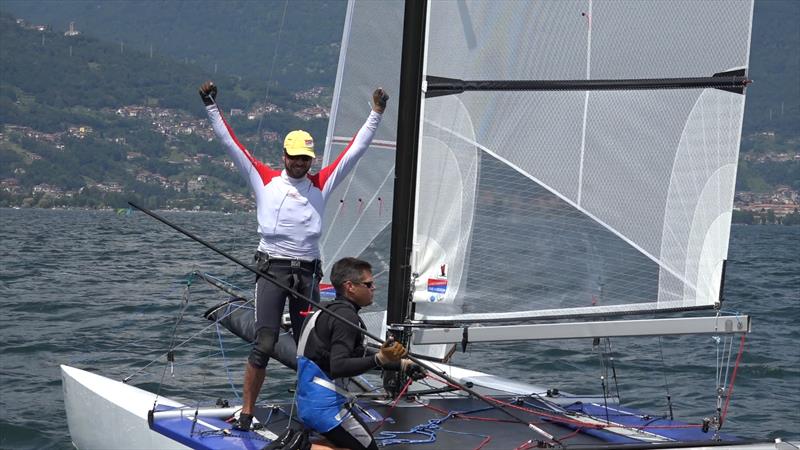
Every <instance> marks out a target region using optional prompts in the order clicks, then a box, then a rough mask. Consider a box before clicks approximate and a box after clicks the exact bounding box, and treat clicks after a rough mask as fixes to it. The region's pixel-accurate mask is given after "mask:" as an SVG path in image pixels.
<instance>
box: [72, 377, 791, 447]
mask: <svg viewBox="0 0 800 450" xmlns="http://www.w3.org/2000/svg"><path fill="white" fill-rule="evenodd" d="M437 366H438V365H437ZM441 368H442V369H446V370H448V371H450V372H451V375H454V377H455V378H457V379H459V380H461V381H473V382H474V383H475V385H476V387H477V386H481V387H484V388H488V389H501V388H505V389H504V390H508V391H511V392H515V393H518V394H525V393H530V392H532V391H534V389H531V388H533V386H531V385H526V384H524V383H515V382H510V381H508V380H507V381H506V382H505V383H504V382H502V378H500V377H496V376H492V375H488V374H485V373H481V372H475V371H470V370H466V369H460V368H454V367H450V366H444V365H442V367H441ZM61 378H62V384H63V390H64V404H65V409H66V412H67V423H68V424H69V432H70V435H71V436H72V442H73V444H74V445H75V447H77V448H78V449H80V450H88V449H104V450H111V449H185V448H188V447H186V446H184V445H182V444H180V443H178V442H176V441H174V440H172V439H169V438H167V437H165V436H163V435H161V434H159V433H156V432H155V431H152V430H150V428H149V426H148V423H147V413H148V411H149V410H150V409H151V408H152V407H153V402H154V401H155V398H156V396H155V394H153V393H150V392H147V391H144V390H142V389H139V388H136V387H133V386H129V385H127V384H125V383H122V382H119V381H115V380H111V379H108V378H105V377H103V376H100V375H96V374H93V373H90V372H86V371H84V370H80V369H76V368H74V367H69V366H64V365H62V366H61ZM574 400H575V399H574V398H573V399H572V401H574ZM159 404H160V405H167V406H175V407H181V406H185V405H183V404H181V403H179V402H176V401H174V400H170V399H168V398H165V397H159ZM422 447H425V446H421V447H420V448H422ZM660 448H661V449H665V447H660ZM676 448H683V449H686V448H691V449H708V450H716V449H720V448H735V449H748V450H796V449H798V443H796V442H795V443H788V442H763V443H755V444H735V445H728V446H725V447H719V446H713V447H712V446H700V447H676Z"/></svg>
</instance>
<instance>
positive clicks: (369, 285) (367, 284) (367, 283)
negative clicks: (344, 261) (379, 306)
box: [351, 281, 375, 289]
mask: <svg viewBox="0 0 800 450" xmlns="http://www.w3.org/2000/svg"><path fill="white" fill-rule="evenodd" d="M351 283H353V284H360V285H362V286H364V287H366V288H367V289H372V288H373V287H375V282H374V281H351Z"/></svg>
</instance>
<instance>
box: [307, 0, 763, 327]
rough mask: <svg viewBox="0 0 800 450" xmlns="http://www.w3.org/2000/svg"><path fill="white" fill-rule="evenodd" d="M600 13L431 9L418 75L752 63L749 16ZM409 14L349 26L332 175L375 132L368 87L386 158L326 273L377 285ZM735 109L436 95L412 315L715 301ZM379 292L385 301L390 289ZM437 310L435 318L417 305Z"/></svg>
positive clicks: (630, 9)
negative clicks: (347, 149)
mask: <svg viewBox="0 0 800 450" xmlns="http://www.w3.org/2000/svg"><path fill="white" fill-rule="evenodd" d="M589 5H590V2H588V1H560V2H517V1H495V2H481V1H465V2H431V3H430V4H429V8H430V15H429V26H428V47H427V52H428V54H427V57H426V61H427V63H426V64H427V66H426V74H429V75H435V76H443V77H451V78H457V79H465V80H468V79H475V80H489V79H507V80H524V79H539V80H570V79H637V78H667V77H707V76H711V75H712V74H714V73H717V72H721V71H725V70H730V69H734V68H740V67H747V59H748V48H749V39H750V22H751V15H752V2H751V1H749V0H742V1H733V2H728V3H725V4H724V5H722V6H721V4H720V3H719V2H716V1H683V2H677V1H676V2H662V1H639V2H614V1H612V2H605V1H598V0H595V1H593V2H591V10H590V6H589ZM402 12H403V6H402V2H399V1H397V2H356V3H355V5H354V8H353V9H352V14H351V17H350V22H349V23H350V28H348V29H347V30H345V33H346V34H348V40H347V41H346V42H347V48H345V49H343V51H342V58H341V59H340V64H345V65H344V68H343V70H341V73H340V75H341V76H339V77H337V87H338V88H339V89H340V95H339V96H338V97H337V98H336V99H335V104H334V111H335V121H332V123H331V124H330V127H331V129H330V130H329V136H332V139H331V140H330V141H329V142H327V149H328V151H327V152H326V155H325V161H327V162H329V161H332V160H333V158H335V157H336V156H337V155H338V154H339V153H340V152H341V151H342V150H343V148H344V145H343V144H344V143H345V142H346V141H347V140H349V138H350V137H351V136H352V135H353V134H354V133H355V131H356V130H357V129H358V127H359V126H361V124H362V123H363V121H364V118H365V117H366V114H367V113H368V106H367V102H366V101H367V99H368V96H369V93H370V92H371V89H372V87H373V86H375V85H377V84H380V85H382V86H383V87H384V88H386V89H387V91H388V92H389V94H390V95H393V98H392V100H390V102H389V108H388V109H387V111H386V113H385V117H384V119H383V123H382V124H381V126H380V128H379V131H378V134H377V135H376V138H375V139H376V140H375V142H378V141H384V142H386V143H388V144H389V145H375V143H373V147H372V148H370V149H369V150H368V152H367V154H366V155H365V157H364V158H363V159H362V160H361V162H360V163H359V165H358V167H357V168H356V170H355V171H354V173H353V174H352V175H351V176H350V177H348V179H347V180H345V181H344V182H343V183H342V185H341V186H340V187H339V188H338V189H337V190H336V192H334V194H333V198H332V199H331V200H330V201H329V203H328V208H327V210H326V213H325V214H326V217H325V220H326V223H325V227H324V229H325V236H324V237H323V240H322V247H323V248H322V251H323V260H324V264H325V271H326V273H327V272H328V271H329V268H330V265H331V264H332V263H333V262H334V261H336V260H337V259H339V258H341V257H343V256H353V255H361V256H362V257H364V258H365V259H367V260H369V261H370V262H372V263H373V264H377V265H378V266H379V267H381V269H380V270H376V271H382V270H383V268H382V267H383V266H384V265H385V264H386V263H387V262H388V249H389V245H388V235H389V229H390V219H391V217H390V216H391V210H392V209H391V208H392V204H391V197H392V195H391V193H392V188H393V186H392V184H393V172H394V150H393V149H392V148H391V147H392V144H393V143H394V142H395V140H396V139H395V132H396V126H397V104H398V101H397V99H398V97H397V94H399V73H400V51H401V49H400V46H399V45H397V43H398V42H400V41H401V26H400V25H401V24H402ZM375 17H382V18H383V20H380V21H378V20H375ZM743 107H744V97H743V96H741V95H737V94H733V93H729V92H724V91H720V90H711V89H706V90H703V89H692V90H669V91H627V92H626V91H614V92H525V93H512V92H500V93H491V92H480V93H477V92H472V93H463V94H460V95H457V96H446V97H438V98H433V99H427V100H426V101H425V105H424V116H423V117H422V118H421V120H422V132H423V135H422V137H421V141H420V142H421V149H420V162H419V172H418V180H417V183H418V196H417V211H416V217H415V220H416V223H415V242H414V251H413V254H412V264H414V271H415V272H418V273H420V278H419V279H418V280H417V282H416V289H415V299H416V300H417V301H421V302H423V303H418V305H417V313H418V316H417V317H416V318H417V319H421V318H422V316H423V315H432V316H439V317H443V316H450V315H453V316H459V314H464V313H468V314H471V315H472V314H473V313H474V314H475V315H473V316H472V317H477V318H480V317H482V316H481V314H484V315H485V316H483V317H487V318H489V317H490V316H491V314H492V313H504V312H505V313H506V314H511V313H514V312H516V315H517V316H518V317H523V316H525V315H526V314H527V315H530V316H535V315H537V314H538V315H548V314H551V313H555V314H559V315H561V314H563V313H566V314H569V311H574V313H575V314H591V313H593V312H595V313H596V312H611V313H615V312H626V311H630V310H634V311H638V310H653V309H667V308H669V309H673V308H677V309H680V308H692V307H697V306H703V305H710V304H713V303H714V302H715V301H716V300H717V299H718V292H717V291H718V288H719V277H720V273H721V261H722V260H723V259H724V258H725V257H726V255H727V242H728V235H729V228H730V227H729V225H730V212H731V205H732V198H733V187H734V179H735V167H736V166H735V164H736V161H737V155H738V146H739V144H738V143H739V136H740V132H741V119H742V113H743ZM332 117H333V116H332ZM400 151H402V149H401V150H400ZM378 198H380V199H381V201H378ZM358 199H361V202H359V201H358ZM339 200H342V202H341V203H340V202H339ZM376 239H377V240H376ZM383 241H386V242H383ZM442 264H444V265H445V266H446V278H447V280H446V283H447V289H446V292H445V294H444V295H431V292H429V291H428V290H427V283H428V279H430V278H441V277H440V270H441V269H440V268H441V265H442ZM440 281H441V280H440ZM378 294H379V297H381V298H379V299H377V300H378V303H382V302H383V298H385V291H384V292H380V290H379V292H378ZM432 297H433V299H434V300H437V302H435V303H425V302H428V301H429V300H430V299H431V298H432ZM527 309H531V310H539V313H529V314H528V313H526V312H522V310H527ZM461 317H467V316H461Z"/></svg>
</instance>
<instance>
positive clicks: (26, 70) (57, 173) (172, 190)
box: [0, 14, 330, 208]
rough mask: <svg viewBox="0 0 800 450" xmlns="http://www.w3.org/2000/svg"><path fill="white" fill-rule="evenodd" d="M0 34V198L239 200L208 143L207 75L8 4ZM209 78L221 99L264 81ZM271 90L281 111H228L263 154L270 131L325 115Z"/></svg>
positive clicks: (249, 102) (38, 201)
mask: <svg viewBox="0 0 800 450" xmlns="http://www.w3.org/2000/svg"><path fill="white" fill-rule="evenodd" d="M0 42H2V46H0V67H2V68H3V69H2V70H3V73H2V79H1V80H0V125H1V126H2V128H1V129H0V132H2V135H1V136H0V180H3V181H2V182H3V183H4V184H3V186H0V205H10V204H19V203H20V202H22V203H24V204H27V205H32V206H52V205H58V204H65V205H81V206H93V207H94V206H112V207H119V206H123V205H124V204H125V201H126V200H127V199H129V198H131V195H133V196H134V197H135V198H138V199H140V201H145V202H146V203H147V204H148V205H150V206H152V207H166V206H188V207H193V206H194V205H201V206H203V207H224V208H233V207H234V206H233V205H232V203H231V200H230V198H233V197H231V195H236V196H238V197H235V199H238V201H239V203H240V204H246V201H245V200H244V196H243V195H242V194H246V193H247V191H246V187H245V186H244V183H242V181H241V179H240V178H239V175H238V173H236V172H235V171H233V170H232V168H230V167H227V166H225V164H224V161H225V157H223V156H222V153H223V151H222V149H220V148H219V144H218V143H215V142H209V139H210V138H211V132H210V129H209V126H208V124H207V122H206V121H205V119H204V117H205V113H204V110H203V106H202V102H201V101H200V99H199V97H198V95H197V87H198V86H199V85H200V83H201V82H202V81H203V80H206V79H211V78H212V75H211V74H209V73H207V72H205V71H203V70H201V69H199V68H197V67H196V66H194V65H191V64H186V63H181V62H176V61H174V60H172V59H169V58H166V57H162V56H158V55H152V56H151V55H150V54H149V53H142V52H139V51H135V50H130V49H125V48H123V47H120V46H118V45H114V44H112V43H107V42H103V41H100V40H97V39H95V38H92V37H89V36H86V35H78V36H65V35H64V33H63V32H55V31H38V30H36V29H32V27H31V26H29V25H26V24H24V23H17V22H16V21H15V19H14V18H13V17H11V16H9V15H6V14H0ZM215 80H216V82H217V84H218V85H219V86H220V96H219V100H220V104H221V105H222V106H224V107H225V108H226V109H228V110H230V109H232V108H233V109H239V110H242V111H250V110H253V108H254V107H255V106H258V105H263V104H264V86H263V83H260V82H258V81H256V82H252V81H250V80H248V79H244V78H242V79H239V78H234V77H231V76H218V77H216V79H215ZM259 84H260V85H261V86H259ZM269 101H270V103H274V104H276V105H277V107H278V108H280V109H281V110H282V112H279V113H273V114H269V115H268V116H260V117H259V119H258V120H248V119H247V118H246V117H245V116H243V115H238V116H235V117H231V118H230V120H231V122H232V124H233V126H234V127H236V129H237V132H238V134H239V136H240V138H241V139H242V141H243V142H244V143H245V145H247V146H248V147H249V148H251V149H254V150H255V151H256V152H257V155H258V156H259V157H260V158H261V159H265V160H267V161H269V160H273V161H274V160H276V158H277V155H278V154H279V151H280V145H279V143H278V142H275V140H274V139H273V140H271V141H270V140H265V139H264V136H265V135H267V134H268V133H273V135H274V136H282V135H283V134H285V133H286V132H287V131H289V130H291V129H297V128H305V129H308V130H309V131H311V132H312V133H315V134H317V135H320V134H322V133H324V130H325V127H326V123H325V121H324V120H319V119H317V120H311V121H304V120H301V119H299V118H298V117H295V116H294V115H293V113H294V112H295V111H297V110H298V109H300V108H303V107H306V106H310V105H313V104H315V100H307V101H305V100H303V101H301V100H296V99H295V98H294V96H293V93H290V92H288V91H286V90H283V89H280V88H272V89H271V91H270V95H269ZM316 102H319V103H321V104H326V103H330V100H329V99H327V98H322V99H317V100H316ZM259 136H261V137H260V138H259ZM223 194H225V195H226V196H227V197H228V199H227V200H226V199H225V198H226V197H225V196H224V195H223Z"/></svg>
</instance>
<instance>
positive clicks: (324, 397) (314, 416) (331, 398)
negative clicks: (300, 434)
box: [297, 302, 365, 433]
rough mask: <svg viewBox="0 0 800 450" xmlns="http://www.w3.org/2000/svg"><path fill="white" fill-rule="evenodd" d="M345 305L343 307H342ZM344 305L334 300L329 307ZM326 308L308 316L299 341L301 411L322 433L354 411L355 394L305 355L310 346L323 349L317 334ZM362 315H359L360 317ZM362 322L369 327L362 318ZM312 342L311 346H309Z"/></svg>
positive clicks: (300, 414)
mask: <svg viewBox="0 0 800 450" xmlns="http://www.w3.org/2000/svg"><path fill="white" fill-rule="evenodd" d="M339 305H341V306H339ZM346 307H347V306H345V305H344V304H338V305H337V303H336V302H333V303H331V304H330V305H329V306H328V308H333V309H343V308H346ZM323 313H324V311H322V310H317V311H315V312H314V313H313V314H312V315H311V316H310V317H309V318H308V319H307V322H306V324H305V327H304V328H303V332H302V334H301V335H300V341H299V342H298V344H297V411H298V416H299V417H300V419H301V420H302V421H303V423H305V424H306V426H308V427H310V428H313V429H314V430H316V431H318V432H320V433H326V432H328V431H331V430H332V429H334V428H336V427H337V426H339V425H341V424H342V422H343V421H344V420H345V419H346V418H347V416H348V414H351V412H350V406H351V405H352V403H353V402H354V401H355V396H354V395H353V394H351V393H350V392H348V391H347V390H346V389H344V388H343V387H342V386H341V385H338V384H337V383H336V382H335V381H333V380H331V378H330V377H329V376H328V375H327V374H326V373H325V372H324V371H323V370H322V369H321V368H320V367H319V366H318V365H317V363H315V362H314V361H312V360H311V359H309V358H307V357H306V356H305V352H306V349H307V348H308V347H309V346H310V347H312V348H316V349H319V348H321V346H322V345H323V344H322V340H321V338H320V337H319V336H318V335H317V332H316V328H315V327H316V325H317V320H318V319H319V318H320V316H321V314H323ZM356 317H358V316H356ZM358 321H359V325H360V326H361V327H362V328H365V326H364V322H363V321H361V318H360V317H359V318H358ZM309 344H310V345H309Z"/></svg>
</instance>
